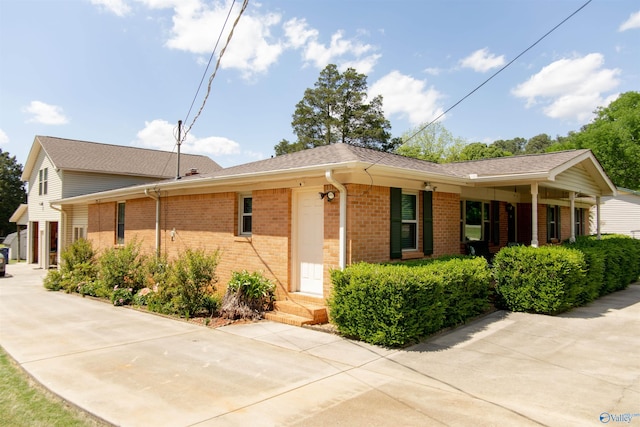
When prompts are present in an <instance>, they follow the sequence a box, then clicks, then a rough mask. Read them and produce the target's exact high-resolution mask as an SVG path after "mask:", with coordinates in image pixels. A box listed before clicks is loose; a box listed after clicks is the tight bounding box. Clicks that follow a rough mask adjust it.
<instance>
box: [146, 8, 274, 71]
mask: <svg viewBox="0 0 640 427" xmlns="http://www.w3.org/2000/svg"><path fill="white" fill-rule="evenodd" d="M142 1H143V3H144V4H145V5H147V6H148V7H150V8H154V9H167V8H172V9H173V18H172V20H173V27H172V28H171V35H170V37H169V39H168V40H167V42H166V46H167V47H169V48H171V49H178V50H183V51H187V52H192V53H196V54H207V55H209V54H210V53H211V50H212V49H213V47H214V45H215V42H216V40H217V38H218V35H219V34H220V31H221V30H222V28H223V26H224V23H225V20H226V18H227V15H228V13H229V7H231V2H230V1H229V0H227V1H225V2H224V3H221V2H213V3H212V4H210V5H208V4H207V3H205V2H202V1H200V0H186V1H180V0H142ZM239 12H240V5H239V4H238V5H236V6H234V9H233V11H232V13H231V15H229V20H228V22H227V24H226V26H225V27H224V28H225V29H224V33H223V35H222V37H221V39H220V43H219V44H218V54H219V53H220V51H221V50H222V48H223V47H224V45H225V43H226V42H227V39H228V36H229V33H230V31H231V28H232V27H233V23H234V21H235V20H236V18H237V17H238V14H239ZM280 20H281V17H280V15H279V14H274V13H268V14H265V15H260V14H258V13H255V12H254V13H253V14H249V13H248V11H245V12H244V13H243V15H242V17H241V18H240V21H239V22H238V25H237V27H236V28H235V30H234V31H233V37H232V39H231V42H230V43H229V46H228V48H227V50H226V51H225V53H224V56H223V57H222V60H221V61H220V67H221V68H223V69H225V68H234V69H238V70H240V71H241V72H242V75H243V76H244V77H245V78H248V79H249V78H251V77H253V76H254V75H255V74H259V73H263V72H265V71H267V70H268V69H269V67H270V66H271V65H273V64H274V63H275V62H276V61H277V60H278V58H279V57H280V55H281V54H282V52H283V51H284V46H283V44H282V43H281V42H280V41H279V40H275V38H274V37H272V35H271V29H272V27H274V26H276V25H277V24H279V23H280ZM216 59H217V58H216Z"/></svg>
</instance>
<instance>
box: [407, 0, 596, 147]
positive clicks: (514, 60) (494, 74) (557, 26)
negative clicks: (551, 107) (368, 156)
mask: <svg viewBox="0 0 640 427" xmlns="http://www.w3.org/2000/svg"><path fill="white" fill-rule="evenodd" d="M592 1H593V0H588V1H587V2H586V3H585V4H583V5H582V6H580V7H579V8H578V9H576V11H575V12H573V13H572V14H571V15H569V16H567V17H566V18H565V19H563V20H562V21H561V22H560V23H559V24H558V25H556V26H555V27H553V28H552V29H550V30H549V31H547V32H546V33H545V34H544V35H543V36H542V37H540V38H539V39H538V40H536V41H535V42H534V43H533V44H532V45H530V46H529V47H528V48H526V49H525V50H523V51H522V52H520V53H519V54H518V56H516V57H515V58H513V59H512V60H511V61H509V62H508V63H507V64H506V65H504V66H503V67H502V68H500V69H499V70H498V71H496V72H495V73H493V74H492V75H491V76H490V77H489V78H488V79H486V80H485V81H483V82H482V83H480V84H479V85H478V86H476V87H475V89H473V90H472V91H471V92H469V93H467V94H466V95H465V96H463V97H462V98H460V100H459V101H458V102H456V103H455V104H453V105H452V106H451V107H449V108H447V109H446V110H445V111H444V112H443V113H441V114H440V115H438V117H436V118H435V119H433V120H431V121H430V122H429V123H427V124H426V125H424V126H422V127H421V128H420V129H418V130H417V131H416V132H415V133H413V135H411V136H410V137H408V138H407V139H405V140H404V142H403V144H404V143H407V142H409V141H410V140H412V139H413V138H415V137H416V136H417V135H418V134H419V133H420V132H422V131H424V130H425V129H426V128H428V127H429V126H431V125H432V124H434V123H435V122H437V121H438V120H440V119H441V118H442V116H444V115H445V114H447V113H448V112H449V111H451V110H453V109H454V108H455V107H457V106H458V105H459V104H460V103H461V102H462V101H464V100H465V99H467V98H468V97H470V96H471V95H473V94H474V93H475V92H477V91H478V90H479V89H480V88H481V87H482V86H484V85H485V84H487V83H488V82H489V81H490V80H492V79H493V78H494V77H495V76H497V75H498V74H500V73H501V72H502V71H504V70H505V69H506V68H507V67H509V66H510V65H511V64H513V63H514V62H516V61H517V60H518V59H519V58H520V57H521V56H522V55H524V54H525V53H527V52H528V51H530V50H531V49H533V47H535V46H536V45H537V44H538V43H540V42H541V41H542V40H544V39H545V38H546V37H547V36H548V35H549V34H551V33H553V32H554V31H555V30H556V29H558V28H559V27H560V26H561V25H562V24H564V23H565V22H567V21H568V20H569V19H571V18H573V16H574V15H576V14H577V13H578V12H580V11H581V10H582V9H584V8H585V7H586V6H587V5H588V4H589V3H591V2H592Z"/></svg>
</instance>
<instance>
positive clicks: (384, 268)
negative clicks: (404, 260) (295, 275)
mask: <svg viewBox="0 0 640 427" xmlns="http://www.w3.org/2000/svg"><path fill="white" fill-rule="evenodd" d="M331 280H332V282H333V294H332V296H331V298H330V299H329V301H328V303H329V310H330V316H331V320H332V322H333V323H335V325H336V326H337V329H338V331H339V332H340V333H342V334H344V335H347V336H352V337H356V338H358V339H360V340H363V341H365V342H368V343H371V344H379V345H384V346H403V345H406V344H408V343H410V342H412V341H415V340H417V339H418V338H419V337H421V336H424V335H428V334H430V333H433V332H435V331H437V330H438V329H440V328H441V327H442V325H443V324H444V313H445V297H444V286H443V283H442V280H441V279H440V278H438V277H437V274H436V273H435V271H434V270H429V269H427V268H426V267H408V266H404V265H375V264H366V263H360V264H353V265H351V266H349V267H347V268H346V269H344V270H342V271H339V270H334V271H332V272H331Z"/></svg>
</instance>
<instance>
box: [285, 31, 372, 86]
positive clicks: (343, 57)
mask: <svg viewBox="0 0 640 427" xmlns="http://www.w3.org/2000/svg"><path fill="white" fill-rule="evenodd" d="M283 28H284V33H285V37H286V39H287V42H286V47H288V48H292V49H300V50H302V58H303V59H304V61H305V62H306V63H309V64H312V65H313V66H315V67H316V68H318V69H322V68H324V67H326V66H327V65H328V64H336V65H338V68H339V69H340V70H346V69H347V68H354V69H355V70H356V71H358V72H359V73H363V74H368V73H369V72H371V71H372V70H373V67H374V66H375V65H376V63H377V62H378V60H379V59H380V58H381V57H382V55H380V54H377V53H375V50H376V49H375V47H374V46H372V45H370V44H366V43H362V42H360V41H358V40H357V39H346V38H345V37H344V32H343V31H336V32H335V33H334V34H333V35H332V36H331V41H330V42H329V44H328V45H326V44H324V43H321V42H320V41H319V39H320V33H319V31H318V30H316V29H315V28H311V27H309V24H308V23H307V21H306V20H305V19H298V18H293V19H290V20H289V21H287V22H285V23H284V25H283ZM358 34H359V35H361V36H367V35H368V33H367V32H365V31H362V30H360V31H358Z"/></svg>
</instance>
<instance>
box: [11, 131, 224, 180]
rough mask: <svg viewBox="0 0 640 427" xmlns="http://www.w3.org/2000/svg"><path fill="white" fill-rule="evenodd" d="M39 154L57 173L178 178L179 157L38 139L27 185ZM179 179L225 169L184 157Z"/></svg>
mask: <svg viewBox="0 0 640 427" xmlns="http://www.w3.org/2000/svg"><path fill="white" fill-rule="evenodd" d="M40 150H44V152H45V153H46V155H47V157H49V159H50V160H51V162H52V163H53V164H54V165H55V167H56V169H60V170H69V171H80V172H93V173H106V174H113V175H133V176H148V177H150V178H156V179H157V178H169V177H172V176H175V173H176V171H175V165H176V163H177V154H176V153H171V152H168V151H160V150H149V149H144V148H136V147H127V146H121V145H111V144H101V143H97V142H88V141H78V140H72V139H64V138H56V137H51V136H36V137H35V139H34V142H33V146H32V147H31V151H30V152H29V157H28V158H27V163H26V164H25V168H24V172H23V174H22V180H23V181H28V179H29V177H30V175H31V172H32V169H33V168H34V167H35V163H36V159H37V158H38V154H39V153H40ZM180 165H181V167H180V175H185V174H186V173H187V172H188V171H190V170H191V169H192V168H195V169H198V172H199V173H211V172H215V171H217V170H220V169H222V167H221V166H220V165H218V164H217V163H216V162H214V161H213V160H211V159H210V158H209V157H207V156H199V155H191V154H182V155H181V157H180Z"/></svg>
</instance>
